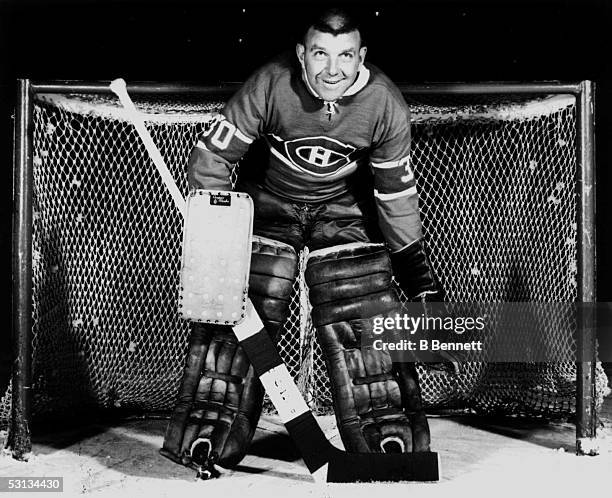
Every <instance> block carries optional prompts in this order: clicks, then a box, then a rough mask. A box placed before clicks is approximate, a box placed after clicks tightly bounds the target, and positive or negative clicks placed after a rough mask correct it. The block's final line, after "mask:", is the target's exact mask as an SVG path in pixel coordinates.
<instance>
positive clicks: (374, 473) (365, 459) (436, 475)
mask: <svg viewBox="0 0 612 498" xmlns="http://www.w3.org/2000/svg"><path fill="white" fill-rule="evenodd" d="M438 480H440V464H439V458H438V453H435V452H431V451H427V452H419V453H344V452H341V451H338V453H337V454H335V455H334V458H332V459H330V461H329V468H328V471H327V482H385V481H387V482H399V481H421V482H422V481H438Z"/></svg>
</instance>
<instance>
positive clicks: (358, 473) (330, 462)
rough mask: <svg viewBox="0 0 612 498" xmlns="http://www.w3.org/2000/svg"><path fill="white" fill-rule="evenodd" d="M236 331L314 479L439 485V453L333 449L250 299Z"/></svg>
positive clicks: (123, 94)
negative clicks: (358, 451) (426, 482)
mask: <svg viewBox="0 0 612 498" xmlns="http://www.w3.org/2000/svg"><path fill="white" fill-rule="evenodd" d="M111 89H112V90H113V92H115V93H116V94H117V96H118V97H119V99H120V101H121V103H122V104H123V105H124V107H125V108H126V110H127V111H128V116H129V118H130V119H132V122H133V124H134V126H135V127H136V130H137V131H138V134H139V135H140V137H141V139H142V140H143V142H144V143H145V147H146V148H147V151H148V152H149V154H150V156H151V159H152V160H153V162H154V163H155V165H156V167H157V168H158V171H159V172H160V174H161V175H162V178H163V179H164V183H165V184H166V186H167V187H168V188H169V190H170V192H171V194H172V197H173V199H174V201H175V204H176V206H177V208H178V209H179V211H180V212H181V213H182V214H183V215H184V213H185V202H184V200H183V198H182V196H181V194H180V192H179V191H178V188H176V185H175V184H174V181H173V180H172V177H171V175H170V172H169V171H168V169H167V167H166V165H165V163H164V160H163V158H162V156H161V154H160V153H159V150H158V149H157V147H156V146H155V144H154V142H153V140H152V138H151V135H150V134H149V132H148V130H147V129H146V127H145V125H144V120H143V119H142V116H141V115H140V114H139V113H138V111H137V110H136V108H135V107H134V104H133V102H132V101H131V99H130V97H129V95H128V93H127V90H126V86H125V81H123V80H115V81H113V82H112V83H111ZM172 187H174V188H172ZM177 194H178V195H177ZM233 330H234V333H235V334H236V337H237V338H238V340H239V341H240V343H241V345H242V347H243V349H244V351H245V353H246V354H247V356H248V358H249V360H250V362H251V363H252V365H253V368H254V369H255V372H256V373H257V375H258V376H259V378H260V380H261V382H262V384H263V386H264V388H265V389H266V392H267V393H268V395H269V396H270V399H271V401H272V403H273V404H274V406H275V408H276V409H277V411H278V413H279V416H280V418H281V420H282V421H283V423H284V424H285V427H286V428H287V431H288V432H289V434H290V435H291V437H292V438H293V440H294V442H295V444H296V445H297V447H298V449H299V450H300V453H301V454H302V458H303V459H304V463H305V464H306V466H307V467H308V470H309V471H310V472H311V474H312V475H313V477H314V478H315V480H316V481H318V482H325V481H326V482H358V481H437V480H438V479H439V462H438V454H437V453H433V452H421V453H347V452H345V451H342V450H340V449H338V448H336V447H335V446H333V445H332V444H331V443H330V442H329V441H328V440H327V438H326V437H325V434H324V433H323V431H322V430H321V428H320V427H319V425H318V423H317V421H316V419H315V418H314V416H313V414H312V412H311V411H310V409H309V408H308V405H307V404H306V402H305V401H304V398H303V397H302V395H301V393H300V391H299V390H298V388H297V386H296V385H295V382H294V381H293V378H292V377H291V375H290V374H289V371H288V370H287V367H286V365H285V364H284V362H283V360H282V359H281V357H280V356H279V354H278V352H277V350H276V347H275V346H274V343H273V342H272V340H271V339H270V337H269V335H268V333H267V332H266V331H265V329H264V326H263V323H262V321H261V319H260V317H259V315H258V314H257V311H256V310H255V308H254V307H253V304H252V303H251V301H250V300H248V301H247V312H246V318H245V319H244V320H243V321H242V322H241V323H239V324H238V325H236V326H234V328H233Z"/></svg>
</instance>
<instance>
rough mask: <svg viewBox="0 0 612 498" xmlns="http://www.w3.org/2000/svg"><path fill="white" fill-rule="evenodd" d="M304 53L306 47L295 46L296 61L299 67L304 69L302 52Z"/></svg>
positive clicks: (299, 44) (298, 44) (301, 45)
mask: <svg viewBox="0 0 612 498" xmlns="http://www.w3.org/2000/svg"><path fill="white" fill-rule="evenodd" d="M305 51H306V47H304V45H303V44H302V43H297V44H296V45H295V53H296V55H297V58H298V60H299V61H300V66H302V67H304V52H305Z"/></svg>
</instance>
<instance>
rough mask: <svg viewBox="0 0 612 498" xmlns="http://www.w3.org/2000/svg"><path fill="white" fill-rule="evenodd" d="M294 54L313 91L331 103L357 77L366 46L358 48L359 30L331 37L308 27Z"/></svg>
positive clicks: (359, 43) (340, 95)
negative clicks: (302, 42)
mask: <svg viewBox="0 0 612 498" xmlns="http://www.w3.org/2000/svg"><path fill="white" fill-rule="evenodd" d="M296 52H297V56H298V59H299V60H300V63H301V64H302V67H303V68H304V71H305V73H306V79H307V80H308V83H310V86H311V87H312V88H313V90H314V91H315V92H317V94H318V95H319V97H321V98H322V99H323V100H326V101H334V100H337V99H339V98H340V97H342V95H343V94H344V92H345V91H346V90H347V89H348V88H349V87H350V86H351V85H352V84H353V82H354V81H355V79H356V78H357V74H358V72H359V66H360V64H362V63H363V61H364V59H365V54H366V47H362V46H361V36H360V34H359V31H356V30H355V31H351V32H350V33H342V34H340V35H336V36H334V35H333V34H331V33H322V32H321V31H317V30H316V29H313V28H310V30H309V31H308V33H307V34H306V38H305V40H304V44H301V43H298V45H297V47H296Z"/></svg>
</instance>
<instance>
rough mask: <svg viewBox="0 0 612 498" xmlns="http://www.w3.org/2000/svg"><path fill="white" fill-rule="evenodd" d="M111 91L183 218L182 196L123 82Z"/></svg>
mask: <svg viewBox="0 0 612 498" xmlns="http://www.w3.org/2000/svg"><path fill="white" fill-rule="evenodd" d="M111 89H112V90H113V92H115V94H116V95H117V97H118V98H119V101H120V102H121V104H122V105H123V107H125V110H126V111H127V112H128V115H129V116H130V119H131V121H132V124H133V125H134V128H136V132H137V133H138V135H139V136H140V138H141V140H142V143H143V144H144V146H145V148H146V149H147V152H148V153H149V156H150V157H151V160H152V161H153V164H155V167H156V168H157V171H158V172H159V174H160V176H161V177H162V181H163V182H164V185H165V186H166V188H167V189H168V191H169V192H170V195H171V196H172V200H173V201H174V204H175V205H176V208H177V209H178V210H179V213H181V215H182V216H183V217H185V210H186V203H185V199H184V198H183V195H182V194H181V191H180V190H179V188H178V187H177V186H176V182H175V181H174V178H173V177H172V173H170V170H169V169H168V166H166V161H164V158H163V157H162V155H161V153H160V152H159V149H158V148H157V146H156V145H155V142H153V137H151V134H150V133H149V130H148V129H147V127H146V125H145V122H144V119H143V117H142V114H141V113H140V112H138V110H137V109H136V106H135V105H134V102H132V99H131V98H130V96H129V94H128V93H127V89H126V88H125V82H123V84H122V85H115V84H111Z"/></svg>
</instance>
